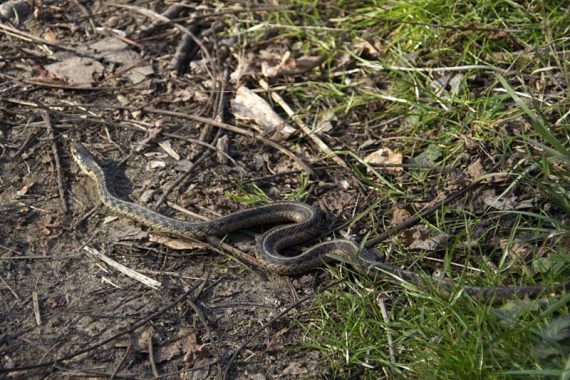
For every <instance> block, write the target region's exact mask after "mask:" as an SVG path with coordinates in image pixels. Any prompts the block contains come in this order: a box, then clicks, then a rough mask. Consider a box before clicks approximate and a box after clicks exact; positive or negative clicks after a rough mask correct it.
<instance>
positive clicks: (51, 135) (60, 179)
mask: <svg viewBox="0 0 570 380" xmlns="http://www.w3.org/2000/svg"><path fill="white" fill-rule="evenodd" d="M41 114H42V118H43V119H44V123H45V125H46V128H47V130H48V134H49V138H50V140H51V151H52V154H53V157H54V160H55V168H56V172H57V189H58V191H59V199H60V200H61V207H62V208H63V211H64V212H65V214H67V212H68V211H69V209H68V207H67V202H66V201H65V192H64V191H63V171H62V170H61V162H60V159H59V152H58V150H57V144H56V142H55V132H54V130H53V125H52V124H51V119H50V117H49V112H48V111H46V110H42V111H41Z"/></svg>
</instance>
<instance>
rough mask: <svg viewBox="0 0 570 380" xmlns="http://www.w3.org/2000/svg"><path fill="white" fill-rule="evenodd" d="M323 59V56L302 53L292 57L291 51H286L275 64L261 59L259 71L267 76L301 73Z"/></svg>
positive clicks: (317, 64)
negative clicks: (297, 56) (299, 55)
mask: <svg viewBox="0 0 570 380" xmlns="http://www.w3.org/2000/svg"><path fill="white" fill-rule="evenodd" d="M324 60H325V57H324V56H323V57H321V56H306V55H304V56H302V57H299V58H293V57H291V52H289V51H287V52H285V53H284V54H283V55H282V56H281V59H280V60H279V63H277V64H272V63H271V62H270V61H262V62H261V73H262V74H263V75H264V76H266V77H267V78H275V77H279V76H283V75H296V74H303V73H306V72H308V71H310V70H312V69H314V68H315V67H317V66H319V65H320V64H321V63H322V62H323V61H324Z"/></svg>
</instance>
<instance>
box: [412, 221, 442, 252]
mask: <svg viewBox="0 0 570 380" xmlns="http://www.w3.org/2000/svg"><path fill="white" fill-rule="evenodd" d="M403 236H404V244H406V245H407V246H408V248H410V249H421V250H424V251H436V250H438V249H439V248H440V247H441V246H442V245H443V244H444V243H445V242H447V241H448V239H449V235H448V234H446V233H443V232H442V233H439V234H437V235H435V236H434V235H433V232H432V231H431V230H429V229H428V228H427V227H426V226H424V225H418V226H415V227H414V228H412V229H410V230H407V231H405V232H404V234H403Z"/></svg>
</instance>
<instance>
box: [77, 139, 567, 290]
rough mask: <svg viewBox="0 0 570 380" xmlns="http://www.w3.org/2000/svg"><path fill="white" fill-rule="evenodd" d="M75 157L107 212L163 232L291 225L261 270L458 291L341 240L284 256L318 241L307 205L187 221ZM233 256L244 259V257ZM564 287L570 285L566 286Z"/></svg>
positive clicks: (87, 155)
mask: <svg viewBox="0 0 570 380" xmlns="http://www.w3.org/2000/svg"><path fill="white" fill-rule="evenodd" d="M71 154H72V157H73V158H74V160H75V162H76V163H77V165H78V166H79V167H80V168H81V170H82V171H83V172H85V173H86V174H87V175H88V176H89V177H91V178H92V179H93V180H94V181H95V183H96V184H97V194H98V196H99V198H100V199H101V201H102V202H103V204H104V205H105V206H107V207H108V208H109V209H110V210H111V211H113V212H115V213H116V214H119V215H122V216H126V217H127V218H130V219H133V220H136V221H137V222H139V223H141V224H143V225H146V226H148V227H151V228H152V229H153V230H156V231H159V232H163V233H166V234H170V235H175V236H179V237H182V238H191V239H199V240H204V239H206V238H207V237H209V236H223V235H226V234H228V233H230V232H234V231H238V230H243V229H247V228H251V227H254V226H265V225H275V224H278V223H281V224H282V223H289V224H286V225H281V226H277V227H272V228H270V229H269V230H268V231H267V232H265V233H264V234H263V235H262V236H261V238H260V239H259V240H258V242H257V245H256V251H257V254H258V256H259V261H258V265H259V266H261V267H263V268H264V269H267V270H269V271H271V272H274V273H278V274H281V275H295V274H301V273H305V272H308V271H310V270H311V269H314V268H316V267H319V266H321V265H323V263H324V262H328V261H331V260H334V259H338V258H340V259H342V260H347V261H349V262H351V263H353V264H354V266H355V268H356V269H357V270H358V271H360V272H362V273H365V274H366V275H368V276H372V277H374V278H377V277H382V278H390V277H392V278H396V279H398V280H399V281H402V280H403V281H409V282H411V283H412V284H414V285H416V286H420V287H425V285H426V284H429V283H430V281H431V282H432V283H433V285H434V287H435V288H437V289H438V290H440V291H443V292H448V291H449V290H451V289H453V288H456V287H457V286H456V285H455V284H454V283H452V282H451V281H450V280H447V279H429V280H427V279H426V278H425V277H423V276H420V275H418V274H416V273H414V272H411V271H408V270H404V269H401V268H399V267H396V266H393V265H389V264H386V263H384V262H383V261H382V260H381V259H380V257H379V255H378V254H377V253H376V252H375V251H373V250H360V249H359V247H358V246H357V245H356V244H355V243H354V242H352V241H350V240H344V239H338V240H332V241H327V242H324V243H320V244H317V245H314V246H313V247H311V248H309V249H308V250H306V251H304V252H303V253H301V254H299V255H297V256H285V255H283V254H281V253H280V252H281V251H282V250H283V249H284V248H287V247H289V246H292V245H295V244H299V243H303V242H307V241H309V240H311V239H314V238H315V237H316V236H317V235H319V234H320V233H321V231H322V218H321V214H320V213H319V212H318V210H317V209H315V208H314V207H312V206H310V205H307V204H305V203H300V202H276V203H272V204H269V205H264V206H259V207H254V208H251V209H248V210H244V211H238V212H236V213H233V214H230V215H227V216H224V217H221V218H218V219H215V220H212V221H208V222H201V223H194V222H189V221H182V220H178V219H174V218H170V217H167V216H165V215H162V214H160V213H158V212H155V211H152V210H150V209H148V208H146V207H143V206H139V205H137V204H134V203H131V202H127V201H124V200H122V199H120V198H118V197H117V196H116V194H115V192H114V188H113V186H112V181H111V180H110V178H109V177H108V176H107V174H106V173H105V171H104V170H103V168H101V166H100V165H99V164H98V162H97V159H96V158H95V157H94V156H93V155H92V154H91V152H89V151H88V150H87V149H86V148H85V147H84V146H83V145H82V144H79V143H72V144H71ZM232 253H234V254H237V255H238V256H240V254H239V253H236V252H232ZM242 258H243V257H242ZM248 261H249V260H248ZM563 286H566V284H562V285H561V287H563ZM461 290H462V292H463V293H465V294H468V295H470V296H472V297H474V298H477V299H489V298H493V299H495V301H500V300H503V299H505V298H508V297H513V296H516V295H528V296H536V295H538V294H540V293H543V292H544V291H545V290H546V288H545V287H541V286H521V287H516V286H514V287H479V286H464V287H462V288H461Z"/></svg>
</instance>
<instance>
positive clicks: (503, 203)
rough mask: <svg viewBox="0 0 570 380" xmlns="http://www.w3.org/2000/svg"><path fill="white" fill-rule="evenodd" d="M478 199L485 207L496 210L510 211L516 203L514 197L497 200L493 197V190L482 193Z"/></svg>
mask: <svg viewBox="0 0 570 380" xmlns="http://www.w3.org/2000/svg"><path fill="white" fill-rule="evenodd" d="M479 199H480V200H481V201H483V203H484V204H485V205H487V206H489V207H491V208H494V209H497V210H512V209H514V208H515V203H516V197H515V196H514V195H512V196H510V197H507V196H503V197H501V198H499V197H497V195H495V190H493V189H489V190H484V191H482V192H481V195H480V196H479Z"/></svg>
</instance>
